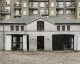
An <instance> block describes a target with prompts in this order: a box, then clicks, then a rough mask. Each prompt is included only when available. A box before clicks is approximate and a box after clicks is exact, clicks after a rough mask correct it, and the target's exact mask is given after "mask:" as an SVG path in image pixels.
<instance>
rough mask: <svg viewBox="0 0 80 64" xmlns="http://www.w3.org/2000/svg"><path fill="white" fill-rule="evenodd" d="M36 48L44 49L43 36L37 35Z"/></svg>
mask: <svg viewBox="0 0 80 64" xmlns="http://www.w3.org/2000/svg"><path fill="white" fill-rule="evenodd" d="M37 50H39V51H41V50H44V36H37Z"/></svg>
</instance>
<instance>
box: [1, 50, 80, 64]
mask: <svg viewBox="0 0 80 64" xmlns="http://www.w3.org/2000/svg"><path fill="white" fill-rule="evenodd" d="M0 64H80V52H75V51H71V50H70V51H50V52H49V51H48V52H47V51H36V52H22V51H0Z"/></svg>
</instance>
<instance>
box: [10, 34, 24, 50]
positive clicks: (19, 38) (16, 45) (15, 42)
mask: <svg viewBox="0 0 80 64" xmlns="http://www.w3.org/2000/svg"><path fill="white" fill-rule="evenodd" d="M12 50H14V51H15V50H23V35H12Z"/></svg>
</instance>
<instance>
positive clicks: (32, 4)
mask: <svg viewBox="0 0 80 64" xmlns="http://www.w3.org/2000/svg"><path fill="white" fill-rule="evenodd" d="M29 6H30V7H38V2H30V3H29Z"/></svg>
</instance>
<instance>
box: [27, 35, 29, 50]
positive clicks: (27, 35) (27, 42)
mask: <svg viewBox="0 0 80 64" xmlns="http://www.w3.org/2000/svg"><path fill="white" fill-rule="evenodd" d="M27 51H29V35H27Z"/></svg>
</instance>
